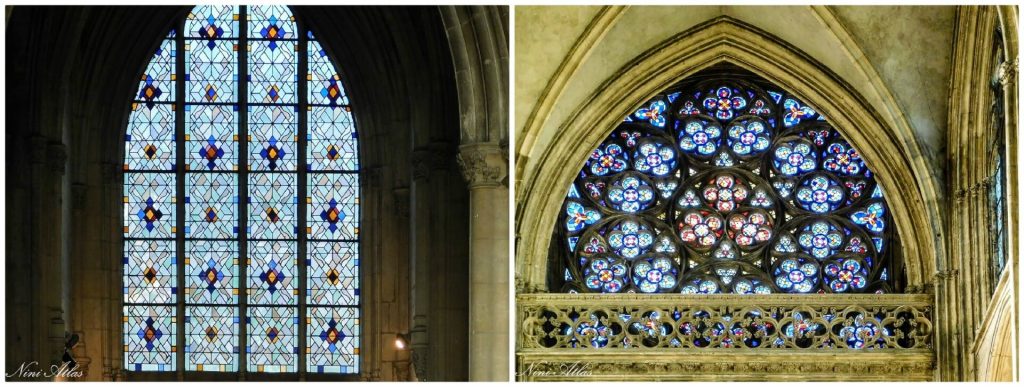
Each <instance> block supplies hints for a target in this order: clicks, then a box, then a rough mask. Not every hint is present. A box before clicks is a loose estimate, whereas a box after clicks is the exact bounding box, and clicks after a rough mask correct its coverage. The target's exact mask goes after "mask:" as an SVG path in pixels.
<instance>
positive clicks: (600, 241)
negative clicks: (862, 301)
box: [555, 70, 901, 294]
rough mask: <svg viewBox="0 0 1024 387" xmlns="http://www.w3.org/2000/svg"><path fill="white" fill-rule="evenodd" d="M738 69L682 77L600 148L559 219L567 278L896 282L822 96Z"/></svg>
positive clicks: (808, 286) (851, 156)
mask: <svg viewBox="0 0 1024 387" xmlns="http://www.w3.org/2000/svg"><path fill="white" fill-rule="evenodd" d="M737 72H739V71H738V70H730V71H728V72H725V71H719V72H718V73H717V74H716V73H711V72H707V73H705V74H701V75H697V76H695V77H693V78H692V79H690V80H686V81H683V82H681V83H679V84H677V85H676V86H675V87H673V88H670V89H669V90H667V91H666V92H664V93H662V94H659V95H657V96H656V97H654V98H653V99H651V100H650V101H648V102H646V103H644V104H643V105H642V106H641V107H640V108H638V109H637V110H636V111H635V112H634V113H632V114H630V115H628V116H627V117H626V118H625V120H624V121H623V122H622V123H620V124H619V125H618V127H616V128H615V130H614V131H612V133H611V134H610V135H609V136H608V137H607V139H606V140H605V141H604V142H603V143H602V144H601V145H600V146H598V147H597V148H596V149H594V151H593V152H591V154H590V156H589V158H588V159H587V160H586V162H585V164H584V166H583V168H582V169H581V170H580V172H579V174H578V175H577V178H576V179H575V181H574V182H573V184H572V185H571V187H570V188H569V194H568V196H567V198H566V200H565V204H564V205H563V207H562V213H561V214H560V219H561V221H560V222H558V229H557V230H556V235H559V236H560V240H561V241H562V242H563V243H561V246H559V251H558V252H557V253H556V254H555V256H557V257H562V258H561V259H560V262H558V263H559V265H558V267H561V268H563V269H564V276H563V278H564V286H562V289H563V290H566V291H570V292H603V293H621V292H637V293H691V294H708V293H737V294H768V293H815V292H817V293H858V292H895V291H898V290H899V289H897V286H896V284H897V281H896V278H895V277H896V276H898V275H899V273H900V272H901V270H900V269H901V266H900V265H899V263H898V262H894V261H895V259H894V258H893V256H894V254H893V253H892V252H890V251H888V250H889V249H891V247H890V240H891V239H894V235H893V230H891V227H889V224H890V222H889V220H888V216H889V212H888V211H887V206H886V204H885V199H884V198H883V196H882V191H881V188H880V187H878V185H877V183H876V181H875V178H874V175H873V174H872V172H871V170H870V169H869V168H868V167H867V165H866V164H865V163H864V160H862V159H861V157H860V154H859V153H858V152H857V150H856V149H854V148H853V146H852V145H851V144H850V143H849V142H847V141H846V140H845V139H844V138H843V137H842V135H841V134H840V133H839V132H838V131H837V130H836V129H835V128H834V127H832V126H831V125H830V124H829V123H828V121H827V120H826V119H825V118H824V117H823V116H822V115H821V114H820V113H818V112H817V111H816V110H815V109H814V108H812V107H810V106H808V105H807V104H805V103H804V102H802V101H800V100H799V99H797V98H796V97H794V96H792V95H790V94H789V93H787V92H785V91H783V90H781V89H779V88H778V87H775V86H774V85H771V84H769V83H767V82H765V81H763V80H761V79H759V78H757V77H756V76H754V75H752V74H747V75H736V74H737ZM563 269H559V270H563Z"/></svg>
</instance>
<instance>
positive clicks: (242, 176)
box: [236, 5, 249, 380]
mask: <svg viewBox="0 0 1024 387" xmlns="http://www.w3.org/2000/svg"><path fill="white" fill-rule="evenodd" d="M247 11H248V7H246V6H244V5H242V6H239V10H238V32H237V34H238V51H237V54H238V100H237V101H236V103H237V104H238V140H239V141H238V194H239V198H238V199H239V200H238V201H239V203H238V222H239V224H238V253H239V254H238V257H239V260H238V286H239V288H240V289H239V292H238V340H239V345H238V374H239V379H241V380H245V374H246V372H248V365H249V362H248V357H249V351H248V345H247V343H248V341H249V337H248V336H249V335H248V329H249V323H248V321H247V318H248V316H249V310H248V303H249V276H248V272H249V243H248V240H249V231H248V230H249V228H248V227H247V226H248V224H249V200H248V198H249V106H248V105H247V104H248V102H249V79H248V76H246V74H248V73H249V66H248V65H249V61H248V60H249V40H248V31H249V27H248V24H249V23H248V16H247V13H248V12H247Z"/></svg>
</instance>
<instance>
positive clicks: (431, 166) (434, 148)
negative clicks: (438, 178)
mask: <svg viewBox="0 0 1024 387" xmlns="http://www.w3.org/2000/svg"><path fill="white" fill-rule="evenodd" d="M451 153H452V149H451V147H450V146H449V145H448V144H445V143H433V144H430V145H427V146H424V147H419V148H416V149H414V150H413V151H412V178H413V180H424V179H425V180H429V179H430V175H431V174H432V172H434V171H447V170H448V169H449V166H450V157H451Z"/></svg>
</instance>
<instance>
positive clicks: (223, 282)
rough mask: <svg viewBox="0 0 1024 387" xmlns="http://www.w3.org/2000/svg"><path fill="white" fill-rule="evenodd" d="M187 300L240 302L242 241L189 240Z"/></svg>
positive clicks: (187, 301)
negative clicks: (239, 256) (239, 275)
mask: <svg viewBox="0 0 1024 387" xmlns="http://www.w3.org/2000/svg"><path fill="white" fill-rule="evenodd" d="M185 302H186V303H190V304H204V303H211V304H234V303H237V302H238V242H236V241H233V240H230V241H185Z"/></svg>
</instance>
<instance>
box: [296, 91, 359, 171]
mask: <svg viewBox="0 0 1024 387" xmlns="http://www.w3.org/2000/svg"><path fill="white" fill-rule="evenodd" d="M308 114H309V115H308V118H309V134H308V139H309V146H308V147H307V151H306V152H307V155H306V159H307V160H308V162H309V170H311V171H341V170H347V171H354V170H357V169H359V143H358V141H359V140H358V135H357V133H356V127H355V124H354V121H353V120H352V113H351V112H350V111H349V110H348V108H347V107H328V106H312V107H310V108H309V110H308Z"/></svg>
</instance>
